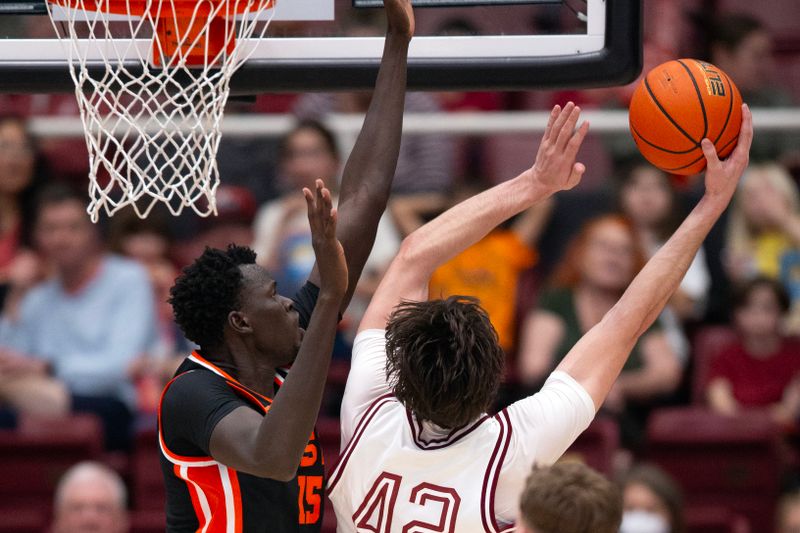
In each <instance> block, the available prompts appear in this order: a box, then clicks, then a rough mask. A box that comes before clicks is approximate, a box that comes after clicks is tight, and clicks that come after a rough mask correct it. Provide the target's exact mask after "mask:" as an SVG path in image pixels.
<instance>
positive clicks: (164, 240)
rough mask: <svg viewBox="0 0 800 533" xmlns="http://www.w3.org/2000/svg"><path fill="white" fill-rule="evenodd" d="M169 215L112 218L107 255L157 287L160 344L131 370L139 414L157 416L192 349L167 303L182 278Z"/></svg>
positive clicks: (220, 192)
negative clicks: (123, 260) (138, 268)
mask: <svg viewBox="0 0 800 533" xmlns="http://www.w3.org/2000/svg"><path fill="white" fill-rule="evenodd" d="M226 190H227V186H225V185H223V186H220V188H219V189H217V200H218V203H220V204H222V205H227V202H226V201H225V198H226V194H225V191H226ZM253 208H254V206H253ZM168 216H169V215H168V213H167V211H166V210H163V209H158V208H156V209H154V210H153V211H151V212H150V214H149V215H148V217H147V218H145V219H142V218H139V216H138V215H137V214H136V213H135V211H134V210H133V209H131V208H126V209H123V210H121V211H120V212H118V213H117V214H116V215H114V218H112V219H111V222H110V227H109V238H108V243H109V250H110V251H111V252H113V253H116V254H119V255H122V256H126V257H129V258H131V259H134V260H136V261H138V262H139V263H140V264H141V265H142V266H144V267H145V268H146V269H147V273H148V274H149V276H150V283H151V284H152V287H153V295H154V297H155V304H156V317H157V321H158V331H157V340H156V342H155V344H154V346H153V347H152V348H151V349H150V350H148V352H147V353H143V354H140V355H139V356H137V357H136V359H134V360H133V361H132V362H131V365H130V367H129V374H130V377H131V379H132V380H133V381H134V383H135V384H136V389H137V392H138V394H137V397H138V407H139V411H142V412H149V413H154V412H155V410H156V408H157V406H158V400H159V398H160V395H161V390H162V389H163V388H164V385H165V384H166V382H167V381H168V380H169V379H170V378H171V377H172V375H173V374H174V373H175V369H176V368H177V367H178V365H179V364H180V361H182V360H183V358H184V357H185V356H186V354H187V353H189V352H190V351H191V350H192V349H193V347H194V345H193V344H192V343H190V342H189V341H187V340H186V338H185V337H184V336H183V333H182V332H181V330H180V328H179V327H178V325H177V324H176V323H175V320H174V318H173V313H172V306H171V305H170V304H169V302H168V301H167V300H168V299H169V289H170V287H172V285H173V283H174V281H175V278H176V277H177V275H178V269H177V268H176V267H175V265H174V264H173V262H172V261H171V260H170V255H171V251H172V239H171V234H170V228H169V218H168ZM248 228H249V226H248ZM243 242H249V240H247V241H243Z"/></svg>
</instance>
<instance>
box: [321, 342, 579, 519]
mask: <svg viewBox="0 0 800 533" xmlns="http://www.w3.org/2000/svg"><path fill="white" fill-rule="evenodd" d="M385 368H386V353H385V336H384V331H383V330H367V331H363V332H361V333H360V334H359V335H358V336H357V337H356V340H355V343H354V345H353V359H352V365H351V371H350V376H349V377H348V380H347V388H346V389H345V395H344V399H343V402H342V454H341V458H340V462H339V464H338V465H337V467H336V468H335V469H334V471H333V473H332V474H331V477H330V480H329V484H328V493H329V496H330V498H331V501H332V502H333V506H334V510H335V512H336V519H337V522H338V531H339V532H340V533H345V532H348V533H349V532H367V531H369V532H372V533H425V532H434V531H441V532H456V531H457V532H459V533H462V532H464V533H470V532H476V533H478V532H491V533H495V532H500V531H505V530H508V529H509V528H511V527H513V524H514V522H515V520H516V518H517V513H518V506H519V496H520V493H521V491H522V489H523V487H524V483H525V479H526V478H527V476H528V474H529V473H530V470H531V467H532V466H533V464H534V463H535V464H539V465H548V464H552V463H553V462H555V461H556V460H557V459H558V458H559V457H560V456H561V454H562V453H564V451H565V450H566V449H567V448H568V447H569V446H570V444H572V442H573V441H574V440H575V438H577V436H578V435H580V433H581V432H582V431H583V430H584V429H586V427H588V425H589V423H590V422H591V421H592V418H593V417H594V413H595V410H594V403H593V402H592V399H591V397H590V396H589V395H588V393H587V392H586V391H585V390H584V389H583V387H581V386H580V385H579V384H578V383H577V382H576V381H575V380H574V379H572V377H570V376H569V375H568V374H566V373H564V372H554V373H553V374H552V375H551V376H550V378H549V379H548V380H547V382H546V383H545V385H544V387H543V388H542V390H541V391H540V392H539V393H537V394H535V395H533V396H530V397H528V398H525V399H523V400H520V401H519V402H516V403H514V404H513V405H511V406H509V407H508V408H506V409H503V410H502V411H500V412H499V413H498V414H497V415H495V416H491V417H490V416H488V415H483V416H481V417H479V418H478V419H477V420H475V421H473V422H472V423H470V424H467V425H466V426H465V427H463V428H460V429H457V430H447V429H443V428H440V427H438V426H436V425H435V424H432V423H430V422H427V421H419V420H417V419H416V418H415V417H414V416H413V415H412V414H411V413H410V412H409V411H408V410H407V409H406V408H405V407H404V406H403V405H402V404H401V403H400V402H399V401H398V400H397V399H396V398H394V397H393V396H392V394H391V392H390V390H389V386H388V384H387V383H386V371H385Z"/></svg>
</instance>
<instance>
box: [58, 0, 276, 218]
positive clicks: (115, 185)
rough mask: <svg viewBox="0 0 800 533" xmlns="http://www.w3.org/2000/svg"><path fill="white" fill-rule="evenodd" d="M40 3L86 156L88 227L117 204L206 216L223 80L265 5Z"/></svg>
mask: <svg viewBox="0 0 800 533" xmlns="http://www.w3.org/2000/svg"><path fill="white" fill-rule="evenodd" d="M50 2H52V3H53V5H51V4H50ZM50 2H48V11H49V13H50V16H51V20H52V21H53V26H54V28H55V30H56V33H57V34H58V37H59V39H60V40H61V41H62V43H65V44H66V45H67V48H68V50H69V53H68V57H69V65H70V74H71V76H72V79H73V81H74V82H75V94H76V95H77V98H78V104H79V107H80V112H81V119H82V121H83V126H84V130H85V136H86V144H87V147H88V150H89V167H90V169H89V180H90V184H89V196H90V203H89V207H88V209H87V211H88V212H89V214H90V216H91V219H92V221H94V222H96V221H97V220H98V215H99V213H100V212H101V211H105V212H106V214H107V215H108V216H111V215H113V214H114V213H115V212H117V211H118V210H120V209H122V208H123V207H125V206H127V205H131V206H133V209H134V210H135V212H136V214H137V215H139V216H140V217H142V218H144V217H146V216H147V215H148V214H149V212H150V211H151V210H152V209H153V207H154V206H155V205H156V204H157V203H158V202H163V203H165V204H166V205H167V206H168V208H169V210H170V212H171V213H172V214H173V215H178V214H180V213H181V211H182V210H183V209H184V208H185V207H191V208H192V209H193V210H194V211H195V212H196V213H197V214H199V215H200V216H208V215H210V214H216V203H215V200H214V194H215V192H216V189H217V187H218V185H219V172H218V170H217V163H216V155H217V149H218V148H219V141H220V136H221V131H220V124H221V122H222V117H223V111H224V108H225V103H226V102H227V100H228V94H229V92H230V79H231V77H232V76H233V74H234V72H236V70H237V69H238V68H239V67H240V66H241V65H242V64H243V63H244V62H245V61H246V60H247V58H248V57H249V56H250V55H251V54H252V52H253V49H254V47H253V46H252V45H251V46H249V47H248V46H245V45H244V44H245V41H246V40H248V39H253V38H255V39H260V38H262V37H264V34H265V33H266V30H267V27H268V25H269V22H270V21H271V20H272V16H273V15H274V11H275V10H274V9H272V10H270V11H269V12H268V14H267V15H265V17H261V15H262V14H264V13H265V12H267V11H268V10H269V8H271V7H273V3H274V0H50ZM56 6H57V7H59V8H61V9H55V8H56ZM55 12H59V13H58V15H59V16H58V17H54V13H55ZM120 15H121V16H120ZM266 17H268V18H266ZM64 18H65V19H66V20H61V19H64ZM248 48H249V49H248Z"/></svg>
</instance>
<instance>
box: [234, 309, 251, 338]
mask: <svg viewBox="0 0 800 533" xmlns="http://www.w3.org/2000/svg"><path fill="white" fill-rule="evenodd" d="M228 325H229V326H230V327H231V329H233V331H235V332H236V333H252V332H253V328H252V327H251V326H250V322H249V321H248V320H247V317H246V316H244V315H243V314H242V313H241V312H240V311H231V312H230V313H228Z"/></svg>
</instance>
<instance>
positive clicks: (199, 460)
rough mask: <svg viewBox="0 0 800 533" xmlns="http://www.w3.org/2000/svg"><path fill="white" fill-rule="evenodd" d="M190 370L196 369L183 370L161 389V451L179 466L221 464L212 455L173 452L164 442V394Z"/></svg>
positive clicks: (159, 439)
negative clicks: (162, 419)
mask: <svg viewBox="0 0 800 533" xmlns="http://www.w3.org/2000/svg"><path fill="white" fill-rule="evenodd" d="M189 372H194V370H187V371H186V372H182V373H180V374H178V375H177V376H175V377H174V378H172V379H171V380H170V381H169V383H167V384H166V385H165V386H164V390H163V391H161V398H160V399H159V401H158V445H159V448H160V449H161V453H162V454H163V455H164V457H165V458H166V459H167V460H168V461H169V462H170V463H172V464H175V465H178V466H211V465H216V464H219V463H217V461H215V460H214V458H213V457H211V456H199V457H191V456H188V455H178V454H177V453H173V452H172V451H170V449H169V448H168V447H167V443H166V442H164V432H163V431H162V429H161V406H162V405H163V404H164V396H165V395H166V394H167V391H168V390H169V388H170V386H171V385H172V384H173V383H175V380H177V379H178V378H180V377H181V376H185V375H186V374H188V373H189Z"/></svg>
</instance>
